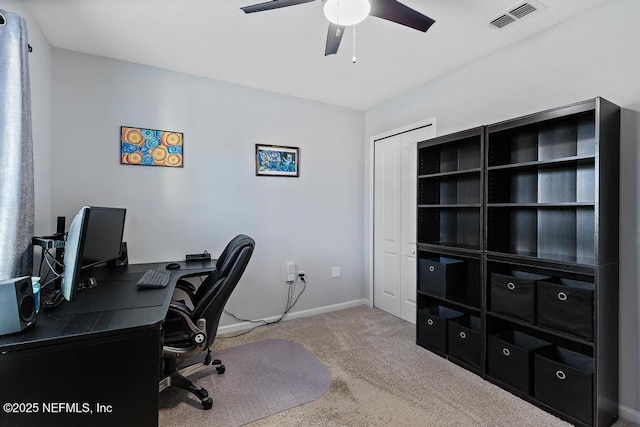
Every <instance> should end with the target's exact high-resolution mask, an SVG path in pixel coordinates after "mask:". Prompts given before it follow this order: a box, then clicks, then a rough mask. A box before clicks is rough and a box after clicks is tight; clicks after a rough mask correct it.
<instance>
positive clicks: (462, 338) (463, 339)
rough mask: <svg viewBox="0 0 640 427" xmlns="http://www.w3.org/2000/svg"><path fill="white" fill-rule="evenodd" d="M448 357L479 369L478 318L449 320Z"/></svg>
mask: <svg viewBox="0 0 640 427" xmlns="http://www.w3.org/2000/svg"><path fill="white" fill-rule="evenodd" d="M449 357H450V358H452V359H456V360H459V361H461V362H464V363H466V364H467V365H470V366H473V367H474V368H476V369H480V318H479V317H476V316H470V315H465V316H464V317H461V318H459V319H452V320H449Z"/></svg>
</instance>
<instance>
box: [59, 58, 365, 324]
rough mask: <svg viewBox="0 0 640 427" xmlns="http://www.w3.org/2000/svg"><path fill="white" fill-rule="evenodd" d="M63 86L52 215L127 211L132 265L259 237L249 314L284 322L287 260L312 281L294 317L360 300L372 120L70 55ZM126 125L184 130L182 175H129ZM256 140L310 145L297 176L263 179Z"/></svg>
mask: <svg viewBox="0 0 640 427" xmlns="http://www.w3.org/2000/svg"><path fill="white" fill-rule="evenodd" d="M53 87H54V92H53V123H54V125H53V135H54V150H53V159H52V160H53V164H54V165H55V173H54V174H53V187H52V213H53V215H64V216H66V217H67V218H69V220H70V218H71V217H72V216H73V215H74V214H75V213H76V212H77V211H78V209H79V208H80V207H81V206H82V205H84V204H86V205H96V206H119V207H126V208H127V219H126V226H125V235H124V238H125V240H126V241H127V243H128V247H129V257H130V261H132V262H145V261H170V260H179V259H184V255H185V254H186V253H194V252H202V251H203V250H205V249H206V250H208V251H209V252H211V253H212V254H213V256H214V257H215V256H217V255H219V254H220V252H221V251H222V249H223V248H224V246H225V245H226V243H227V242H228V241H229V240H230V239H231V238H232V237H233V236H234V235H235V234H237V233H246V234H249V235H251V236H253V237H254V239H255V240H256V250H255V252H254V255H253V258H252V260H251V262H250V263H249V266H248V268H247V271H246V273H245V275H244V277H243V279H242V281H241V282H240V284H239V286H238V288H237V289H236V291H235V292H234V294H233V295H232V297H231V300H230V301H229V305H228V306H227V309H228V310H229V311H231V312H233V313H234V314H236V315H239V316H241V317H245V318H247V317H248V318H258V317H264V316H275V315H278V314H281V313H282V311H283V309H284V307H285V302H286V297H287V291H288V287H287V286H286V284H285V281H284V266H285V262H287V261H293V262H295V263H296V264H297V265H298V266H299V268H300V269H302V270H304V271H305V272H306V276H307V283H308V286H307V290H306V291H305V293H304V295H303V296H302V297H301V298H300V301H299V303H298V305H297V306H296V308H295V311H299V310H305V309H317V308H319V307H325V306H329V305H334V304H342V303H348V302H351V301H356V300H360V299H362V298H363V295H364V272H363V269H362V266H363V264H364V258H363V257H364V256H363V253H364V252H363V229H362V199H363V196H362V195H363V192H364V182H363V181H364V170H363V164H362V145H361V142H362V138H363V135H364V113H363V112H360V111H356V110H350V109H345V108H339V107H333V106H330V105H327V104H321V103H317V102H311V101H306V100H302V99H299V98H294V97H289V96H282V95H276V94H273V93H269V92H264V91H259V90H255V89H250V88H246V87H242V86H237V85H232V84H227V83H222V82H217V81H212V80H208V79H203V78H199V77H194V76H190V75H186V74H181V73H175V72H170V71H165V70H160V69H157V68H151V67H147V66H142V65H137V64H132V63H127V62H121V61H115V60H110V59H106V58H102V57H96V56H91V55H85V54H80V53H74V52H70V51H66V50H60V49H54V50H53ZM122 125H125V126H138V127H145V128H151V129H164V130H172V131H180V132H183V133H184V144H185V147H184V168H181V169H180V168H163V167H148V166H131V165H121V164H120V156H119V150H120V145H119V144H120V143H119V141H120V139H119V138H120V126H122ZM256 143H261V144H276V145H289V146H298V147H300V155H301V157H300V158H301V169H300V177H299V178H282V177H257V176H255V163H254V153H255V144H256ZM333 266H339V267H342V273H343V274H342V277H341V278H338V279H331V267H333ZM223 323H224V324H229V323H230V320H229V319H227V318H223Z"/></svg>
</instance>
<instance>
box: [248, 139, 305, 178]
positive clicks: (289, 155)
mask: <svg viewBox="0 0 640 427" xmlns="http://www.w3.org/2000/svg"><path fill="white" fill-rule="evenodd" d="M256 175H257V176H292V177H298V176H300V149H299V148H298V147H285V146H282V145H261V144H256Z"/></svg>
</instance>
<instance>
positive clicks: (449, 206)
mask: <svg viewBox="0 0 640 427" xmlns="http://www.w3.org/2000/svg"><path fill="white" fill-rule="evenodd" d="M481 206H482V205H481V204H480V203H447V204H429V205H418V208H424V209H434V208H443V209H456V208H465V209H468V208H480V207H481Z"/></svg>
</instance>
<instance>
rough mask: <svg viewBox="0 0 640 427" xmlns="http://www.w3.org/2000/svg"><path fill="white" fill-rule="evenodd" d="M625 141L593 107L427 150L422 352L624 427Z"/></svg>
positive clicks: (476, 132)
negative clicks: (621, 278)
mask: <svg viewBox="0 0 640 427" xmlns="http://www.w3.org/2000/svg"><path fill="white" fill-rule="evenodd" d="M619 140H620V110H619V107H617V106H615V105H614V104H612V103H610V102H608V101H606V100H605V99H602V98H595V99H592V100H588V101H584V102H579V103H575V104H572V105H568V106H564V107H559V108H555V109H552V110H547V111H543V112H539V113H535V114H531V115H527V116H523V117H519V118H516V119H511V120H507V121H504V122H500V123H495V124H490V125H487V126H483V127H479V128H474V129H470V130H468V131H464V132H458V133H455V134H451V135H446V136H442V137H437V138H434V139H431V140H428V141H423V142H421V143H420V144H418V176H417V179H418V187H417V188H418V196H417V197H418V199H417V202H418V212H417V234H418V235H417V241H418V272H417V275H418V276H417V277H418V284H417V289H418V291H417V293H418V299H417V302H418V304H417V311H418V316H417V319H418V321H417V333H416V341H417V344H418V345H420V346H422V347H424V348H427V349H429V350H432V351H434V352H435V353H437V354H439V355H441V356H443V357H447V358H448V359H449V360H451V361H452V362H454V363H457V364H459V365H460V366H463V367H465V368H467V369H469V370H471V371H473V372H475V373H477V374H479V375H481V376H482V377H484V378H485V379H487V380H489V381H491V382H493V383H495V384H497V385H499V386H500V387H503V388H504V389H506V390H508V391H510V392H512V393H513V394H515V395H517V396H519V397H521V398H523V399H525V400H527V401H529V402H531V403H533V404H535V405H537V406H539V407H541V408H542V409H544V410H546V411H549V412H551V413H553V414H555V415H557V416H559V417H561V418H563V419H565V420H567V421H569V422H571V423H574V424H576V425H585V426H592V425H594V426H607V425H611V424H613V422H615V420H616V419H617V416H618V262H619V254H618V241H619V235H618V233H619V232H618V216H619V214H618V209H619V158H620V151H619ZM437 339H440V340H441V341H437Z"/></svg>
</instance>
